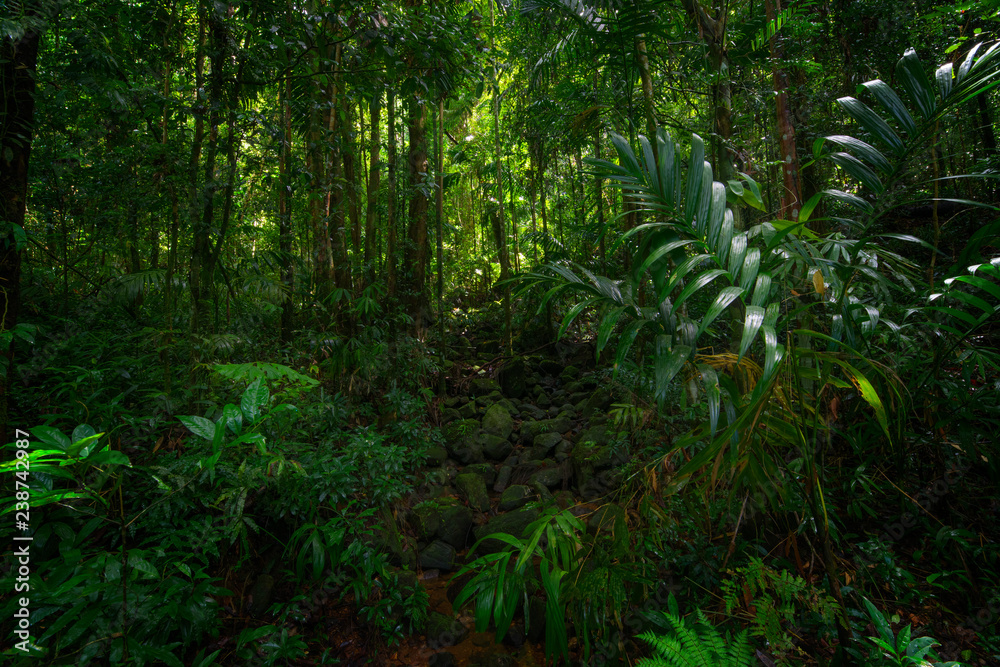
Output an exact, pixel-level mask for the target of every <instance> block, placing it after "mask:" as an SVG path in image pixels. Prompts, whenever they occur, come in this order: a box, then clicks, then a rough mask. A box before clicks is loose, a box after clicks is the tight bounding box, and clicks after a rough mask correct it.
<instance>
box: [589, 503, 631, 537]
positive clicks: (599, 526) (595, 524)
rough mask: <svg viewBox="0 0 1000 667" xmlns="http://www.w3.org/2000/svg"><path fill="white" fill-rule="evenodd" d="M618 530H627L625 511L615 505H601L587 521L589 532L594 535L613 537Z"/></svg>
mask: <svg viewBox="0 0 1000 667" xmlns="http://www.w3.org/2000/svg"><path fill="white" fill-rule="evenodd" d="M617 530H623V531H624V530H627V528H626V526H625V510H624V509H622V508H621V507H619V506H618V505H615V504H614V503H608V504H607V505H601V506H600V507H598V508H597V510H596V511H595V512H594V513H593V514H591V515H590V518H589V519H587V532H588V533H591V534H593V535H596V534H597V533H605V534H608V535H613V534H614V533H615V531H617Z"/></svg>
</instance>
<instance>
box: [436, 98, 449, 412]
mask: <svg viewBox="0 0 1000 667" xmlns="http://www.w3.org/2000/svg"><path fill="white" fill-rule="evenodd" d="M437 115H438V127H437V130H438V131H437V137H436V140H435V142H434V143H435V146H434V148H435V154H436V156H437V192H436V193H435V207H434V213H435V217H436V218H437V220H436V222H437V225H436V227H437V310H438V368H440V369H441V370H440V373H439V375H438V395H440V396H444V395H445V392H446V385H445V380H444V378H445V373H444V350H445V342H446V341H445V337H444V320H445V317H444V145H443V144H444V99H443V98H442V99H441V101H439V102H438V114H437Z"/></svg>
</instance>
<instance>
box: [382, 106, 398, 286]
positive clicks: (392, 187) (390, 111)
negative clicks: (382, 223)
mask: <svg viewBox="0 0 1000 667" xmlns="http://www.w3.org/2000/svg"><path fill="white" fill-rule="evenodd" d="M386 118H387V127H388V132H389V154H388V156H387V157H388V160H389V164H388V173H389V192H388V194H387V197H388V201H387V203H388V206H387V207H386V209H387V210H386V218H387V220H386V227H387V230H388V231H387V233H386V248H385V263H386V268H385V276H386V279H385V284H386V290H387V292H388V295H389V298H390V299H392V300H395V298H396V94H395V93H394V92H393V90H392V87H391V86H390V87H389V90H388V91H387V92H386Z"/></svg>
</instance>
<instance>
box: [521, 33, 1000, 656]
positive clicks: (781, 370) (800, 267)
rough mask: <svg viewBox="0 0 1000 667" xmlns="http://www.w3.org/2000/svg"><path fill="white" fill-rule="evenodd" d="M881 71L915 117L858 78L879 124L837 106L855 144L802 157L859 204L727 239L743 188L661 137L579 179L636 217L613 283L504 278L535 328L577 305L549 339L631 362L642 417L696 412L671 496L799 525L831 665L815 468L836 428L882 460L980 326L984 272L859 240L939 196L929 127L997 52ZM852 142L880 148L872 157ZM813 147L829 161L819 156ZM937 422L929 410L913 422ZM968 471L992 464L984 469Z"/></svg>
mask: <svg viewBox="0 0 1000 667" xmlns="http://www.w3.org/2000/svg"><path fill="white" fill-rule="evenodd" d="M896 74H897V79H898V81H899V83H900V85H901V87H902V88H903V90H904V91H905V94H906V96H908V97H909V98H910V101H911V103H912V104H913V105H914V106H915V107H916V109H917V113H916V114H912V115H911V113H910V112H909V111H908V110H907V107H906V105H905V104H904V103H903V102H902V100H901V98H900V96H899V95H897V93H896V92H895V91H893V90H892V89H891V88H890V87H889V86H888V85H886V84H885V83H883V82H881V81H880V80H875V81H871V82H868V83H866V84H865V85H864V86H863V87H862V89H863V90H866V91H867V92H868V93H870V94H871V95H872V96H874V98H875V99H876V101H877V102H878V103H879V105H880V106H881V107H882V108H883V109H884V110H885V111H886V112H887V114H888V120H887V119H886V118H883V117H880V116H879V115H878V114H876V113H875V112H874V111H873V110H872V109H871V108H869V107H868V106H867V105H865V104H863V103H862V102H859V101H858V100H856V99H854V98H842V99H841V100H839V102H840V105H841V107H842V108H843V109H844V110H845V112H846V113H847V114H848V116H849V117H850V118H851V119H853V120H854V121H856V122H857V123H858V126H859V129H860V130H861V131H863V133H864V134H862V136H863V137H864V138H858V137H852V136H848V135H846V134H839V135H831V136H828V137H826V138H825V140H823V141H820V142H817V146H816V157H817V159H825V160H829V161H831V162H833V163H834V164H835V165H837V166H838V167H840V168H841V169H843V171H844V172H845V173H846V174H847V176H848V177H849V178H850V179H852V180H853V181H856V182H857V183H859V184H860V188H861V189H864V190H867V191H868V192H869V193H870V195H866V196H860V195H859V194H856V193H857V192H859V189H858V188H857V187H856V186H855V187H854V188H853V189H854V190H855V192H847V191H844V190H836V189H829V190H825V191H823V192H822V193H820V194H818V195H817V196H816V197H814V198H812V199H811V200H810V201H808V202H806V204H805V205H804V206H803V207H802V210H801V213H800V215H799V216H798V218H797V219H796V220H791V221H789V220H773V221H766V222H763V223H762V224H759V225H756V226H753V227H750V228H747V229H741V228H740V227H739V226H738V225H737V218H736V216H734V215H733V212H732V210H730V208H728V206H727V203H732V204H734V205H735V204H738V203H743V204H748V205H753V204H755V203H756V201H757V200H759V196H758V195H757V194H756V193H757V189H756V186H755V184H754V183H753V182H752V181H751V180H750V179H749V178H748V177H745V176H744V177H743V180H741V181H738V182H737V181H731V182H728V183H720V182H717V181H715V180H714V179H713V172H712V166H711V165H710V163H709V162H708V161H706V160H705V155H706V152H705V145H704V142H703V141H702V140H701V139H700V138H699V137H698V136H697V135H694V136H692V138H691V141H690V145H691V151H690V155H689V156H688V158H687V160H684V159H682V156H681V147H680V146H679V145H678V144H677V143H676V142H675V141H674V140H673V139H672V138H671V137H670V136H669V135H668V134H667V132H666V131H664V130H663V129H660V130H659V131H658V132H657V135H656V137H650V138H647V137H645V136H640V137H639V150H638V151H634V150H633V149H632V147H631V146H629V144H628V143H627V142H626V140H625V139H624V138H622V137H620V136H618V135H612V142H613V144H614V146H615V149H616V152H617V154H618V163H617V164H615V163H612V162H608V161H602V160H590V163H591V164H592V165H593V166H594V167H595V168H596V170H597V172H598V173H599V175H600V176H602V177H604V178H606V179H608V181H609V182H610V183H611V184H612V185H613V186H614V187H617V188H619V189H621V190H622V191H623V192H624V193H625V195H626V196H627V197H628V198H629V200H630V201H631V202H632V203H633V204H634V205H635V206H636V207H638V208H639V209H640V210H641V211H642V212H643V213H644V215H645V216H646V217H645V222H643V224H639V225H637V226H635V227H634V228H632V229H630V230H629V231H627V232H626V233H625V234H623V235H622V236H621V237H620V238H619V239H618V241H617V242H616V244H615V247H625V248H627V250H628V252H629V254H630V260H629V265H630V266H631V267H633V270H632V271H631V273H630V275H628V276H626V277H624V278H620V279H612V278H608V277H604V276H600V275H596V274H595V273H593V272H592V271H590V270H589V269H588V268H586V267H584V266H579V265H572V264H570V263H567V262H554V263H549V264H546V265H543V267H542V268H540V269H538V270H535V271H532V272H529V273H526V274H523V275H521V276H520V277H519V280H520V281H521V282H522V283H523V285H524V290H525V291H528V290H540V293H541V298H540V302H541V303H540V306H539V312H541V311H542V310H543V309H544V308H545V307H546V306H547V305H548V304H550V303H551V302H552V300H553V299H556V298H559V297H563V296H566V295H571V294H572V295H575V296H578V297H582V299H579V300H577V302H576V303H575V304H574V305H572V306H571V307H570V308H569V309H568V311H567V314H566V316H565V317H564V319H563V322H562V326H561V328H560V335H561V334H562V333H563V332H565V331H566V329H567V328H568V327H569V325H570V324H571V323H572V322H573V320H574V319H575V318H576V317H578V316H579V315H580V314H581V313H583V312H584V311H586V310H587V309H590V308H596V309H597V310H598V313H599V317H600V324H599V326H598V330H597V341H596V347H597V351H598V354H600V353H601V352H602V351H603V350H604V349H605V348H607V347H608V346H609V344H610V343H611V341H613V340H614V341H617V351H616V354H615V359H614V364H615V368H616V369H617V368H620V367H622V366H623V365H624V364H625V362H626V359H627V358H628V356H629V355H630V354H632V353H633V352H634V353H635V354H636V355H637V356H638V358H639V359H640V360H641V362H640V365H645V361H646V360H647V359H648V360H649V368H650V369H651V373H652V376H653V392H654V396H655V398H656V399H657V400H658V401H659V402H660V404H661V406H662V405H663V403H664V401H665V399H666V398H667V396H668V395H669V391H670V388H671V385H672V383H673V382H674V381H675V379H680V380H681V381H682V383H683V385H684V386H685V388H686V393H687V396H688V397H689V398H690V399H692V400H704V401H705V403H706V404H707V408H708V417H707V419H706V421H705V423H704V424H701V425H698V426H697V427H695V428H694V429H693V430H691V431H690V432H688V433H687V434H685V435H683V436H682V437H680V438H677V439H676V440H675V442H674V447H673V452H677V451H683V452H684V456H685V458H686V461H685V462H684V463H683V465H681V467H680V469H679V470H678V471H677V473H676V475H675V476H674V479H673V484H672V487H671V491H672V492H675V493H676V492H679V491H680V490H681V489H685V488H687V489H688V491H687V492H691V490H690V489H691V487H692V485H697V486H696V488H698V489H699V490H700V492H701V493H704V494H711V493H713V492H714V491H715V490H716V489H718V488H720V487H722V486H723V485H724V486H725V487H727V488H728V489H729V492H730V494H731V495H730V498H731V499H732V500H736V499H739V498H743V499H750V500H751V502H750V503H749V508H750V512H751V513H753V512H767V511H769V510H776V509H778V508H780V507H781V506H782V505H783V504H784V501H786V500H787V499H788V498H791V497H795V498H800V499H802V501H803V502H804V504H805V507H806V508H807V517H806V521H805V522H804V525H805V526H806V527H807V528H809V529H810V530H811V531H814V532H815V533H816V534H817V535H818V537H819V540H818V544H817V547H816V551H817V552H818V555H819V557H820V558H821V559H822V561H823V563H824V566H825V569H826V574H827V581H828V584H829V586H830V591H831V594H832V595H833V597H834V599H836V601H837V606H838V608H839V610H838V614H837V617H838V623H837V629H838V635H839V638H840V644H841V646H842V647H844V648H846V647H848V646H850V644H851V635H850V626H849V622H848V617H847V606H846V604H845V602H844V599H843V596H842V594H841V590H840V583H839V574H838V568H839V565H838V562H837V558H836V556H835V553H834V552H835V545H834V542H835V539H836V538H835V537H834V535H833V527H832V525H831V518H832V517H831V513H832V511H833V508H832V507H831V506H830V504H829V502H828V499H827V494H826V489H827V486H828V482H829V480H828V472H827V469H826V457H825V456H824V454H823V452H824V450H828V449H829V448H830V447H831V445H832V444H833V442H834V438H835V435H836V433H837V431H838V429H842V428H845V427H847V426H848V425H852V426H853V424H857V423H869V424H871V425H872V428H871V429H869V431H870V432H871V433H872V434H873V435H874V437H875V439H876V444H874V447H877V448H879V449H881V450H882V451H885V452H886V453H890V454H893V455H894V456H893V458H894V459H896V460H901V459H902V457H903V452H904V451H905V448H904V447H902V442H901V441H902V440H903V437H904V433H905V432H906V426H907V424H906V421H905V419H900V418H899V417H897V415H906V403H907V399H908V395H907V393H906V392H905V391H904V390H903V386H904V384H906V385H908V386H909V389H910V391H913V390H914V388H916V387H920V386H921V385H923V386H926V384H925V383H926V382H927V380H928V379H929V378H932V377H935V376H936V375H937V370H936V369H940V368H941V367H942V365H944V364H949V363H953V362H954V361H956V360H961V359H962V355H963V354H967V353H968V350H969V347H970V346H969V342H970V341H971V339H972V337H973V336H975V335H976V334H977V333H978V332H982V331H983V329H984V327H986V326H987V325H988V323H989V322H991V321H993V319H994V318H995V316H996V313H997V312H998V310H1000V284H998V278H1000V273H998V272H997V267H998V266H1000V258H993V259H990V260H988V261H985V262H980V263H978V264H975V265H973V266H971V267H968V269H966V268H965V267H952V269H951V270H950V273H951V277H950V278H948V279H947V280H944V281H941V280H940V279H936V269H935V261H936V260H937V259H938V257H937V247H936V243H937V238H938V237H935V239H934V240H933V242H932V243H928V242H927V241H924V240H921V239H918V238H916V237H913V236H907V235H900V234H896V233H891V232H886V231H884V230H882V229H880V226H879V222H880V220H881V218H882V216H883V215H884V214H885V212H886V211H888V210H891V209H892V208H893V207H895V206H898V205H899V204H900V203H901V202H907V201H911V200H912V199H910V200H908V199H907V198H906V197H908V196H909V197H911V198H917V199H920V198H924V199H929V200H931V201H932V202H935V201H938V200H939V199H940V198H939V196H938V190H937V187H936V183H937V178H938V177H937V175H936V174H935V175H934V177H933V178H927V176H926V174H922V173H920V172H919V171H917V170H915V169H914V167H913V165H914V163H915V162H917V161H918V160H917V158H919V157H920V156H921V154H922V151H924V150H925V149H927V147H928V146H931V145H933V144H934V142H935V141H936V139H937V136H938V132H939V127H940V123H941V120H942V119H943V118H944V117H945V115H946V113H948V112H949V110H951V109H953V108H954V107H956V106H957V105H960V104H962V103H965V102H967V101H969V100H970V99H972V98H974V97H975V96H977V95H981V94H983V93H984V92H985V91H987V90H989V89H990V88H991V87H992V86H993V85H995V83H996V81H997V77H998V74H1000V46H998V45H993V46H992V47H989V48H986V49H981V48H980V47H975V48H973V49H971V50H970V52H969V53H968V55H967V56H966V57H965V59H964V60H963V61H962V62H961V64H956V65H954V66H953V65H952V64H951V63H948V64H945V65H943V66H942V67H940V68H939V69H938V70H937V72H936V73H935V76H934V82H933V83H932V82H931V80H930V79H928V78H927V76H926V74H925V73H924V71H923V68H922V65H921V63H920V62H919V60H918V59H917V57H916V55H915V53H914V52H913V51H912V50H909V51H907V52H906V54H904V56H903V57H902V58H901V59H900V61H899V64H898V65H897V68H896ZM892 123H894V124H896V125H897V126H898V127H899V128H900V131H899V132H897V131H896V130H893V129H892V128H891V127H890V124H892ZM869 138H871V140H872V141H880V142H882V143H884V144H886V145H887V147H888V152H886V153H884V152H881V151H879V150H877V149H876V148H874V147H873V146H872V144H871V143H869V142H868V141H866V139H869ZM829 145H833V146H836V147H838V148H839V149H842V150H835V151H830V150H827V149H826V146H829ZM685 162H686V169H685ZM954 177H958V175H954ZM928 182H929V183H930V185H929V186H928ZM928 190H929V191H930V192H931V194H930V196H927V195H926V193H927V192H928ZM908 193H909V194H908ZM824 200H825V201H826V202H827V203H828V204H829V205H830V206H831V210H834V211H835V212H837V213H840V212H841V210H848V211H850V210H853V211H854V213H855V217H853V218H848V217H840V216H837V217H831V218H830V220H828V221H827V222H832V223H834V225H835V226H834V228H833V229H832V230H831V231H829V232H826V233H825V234H821V233H820V232H817V231H815V230H814V229H810V228H809V224H810V222H811V220H810V216H811V215H812V214H813V213H814V212H815V211H816V210H817V206H818V205H819V203H820V202H821V201H824ZM872 202H875V203H872ZM963 204H969V205H973V204H974V203H972V202H963ZM640 238H641V241H637V239H640ZM900 242H905V243H916V244H918V245H922V246H923V247H925V248H929V249H930V250H931V251H932V252H933V253H934V254H933V255H932V257H933V258H934V259H932V261H931V266H930V270H929V271H928V272H927V273H926V274H924V273H922V272H921V271H919V270H917V267H915V266H914V265H913V264H912V263H911V262H910V261H909V260H907V259H906V258H904V257H902V256H900V255H899V254H897V253H895V252H893V251H892V250H891V249H890V247H889V244H890V243H900ZM939 270H943V269H939ZM925 276H926V278H925ZM696 307H698V309H697V311H695V308H696ZM727 328H728V329H730V331H731V333H732V339H733V344H732V346H731V348H730V349H729V350H728V351H723V352H714V353H712V354H708V353H706V352H705V351H704V346H705V340H706V339H708V338H709V337H711V336H714V335H716V334H717V333H718V332H720V331H722V332H724V331H725V329H727ZM922 338H926V339H927V340H934V341H935V343H934V345H933V346H932V350H933V357H932V359H931V361H932V365H931V366H930V367H928V366H927V364H926V361H921V360H917V359H916V358H914V365H915V366H920V367H921V370H920V371H917V370H916V368H914V367H910V368H907V360H906V358H905V357H902V355H906V354H914V353H916V350H917V346H916V345H914V343H913V341H916V340H920V339H922ZM901 357H902V358H901ZM987 357H988V359H987V360H988V361H989V362H990V363H995V361H996V360H995V359H994V358H992V357H990V356H989V355H987ZM903 370H906V371H907V372H908V375H909V377H907V378H905V380H904V379H903V378H901V377H900V375H899V372H900V371H903ZM939 405H940V404H939ZM862 408H863V409H862ZM942 419H946V417H943V416H942V415H941V414H940V413H937V414H936V416H934V417H932V421H936V422H937V423H942ZM977 446H978V445H977ZM668 455H669V453H668ZM984 458H988V459H989V460H994V461H995V460H996V456H995V452H991V456H989V457H986V455H985V454H984ZM990 465H995V464H990Z"/></svg>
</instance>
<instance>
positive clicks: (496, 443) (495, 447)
mask: <svg viewBox="0 0 1000 667" xmlns="http://www.w3.org/2000/svg"><path fill="white" fill-rule="evenodd" d="M477 443H478V444H479V447H480V449H482V451H483V454H484V455H485V456H486V457H488V458H490V459H492V460H493V461H503V460H504V459H506V458H507V457H508V456H510V453H511V452H512V451H514V445H513V444H511V442H510V440H504V439H503V438H501V437H500V436H498V435H490V434H489V433H483V434H482V435H480V436H479V438H478V439H477Z"/></svg>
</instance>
